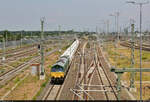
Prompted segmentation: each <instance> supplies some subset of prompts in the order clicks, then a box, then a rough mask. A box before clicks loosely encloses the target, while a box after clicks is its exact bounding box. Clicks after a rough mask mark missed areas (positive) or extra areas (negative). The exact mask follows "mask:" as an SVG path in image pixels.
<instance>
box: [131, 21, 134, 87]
mask: <svg viewBox="0 0 150 102" xmlns="http://www.w3.org/2000/svg"><path fill="white" fill-rule="evenodd" d="M131 32H132V35H131V37H132V38H131V68H134V64H135V62H134V49H135V46H134V44H135V42H134V35H135V33H134V24H131ZM134 79H135V72H131V76H130V88H134V87H135V86H134Z"/></svg>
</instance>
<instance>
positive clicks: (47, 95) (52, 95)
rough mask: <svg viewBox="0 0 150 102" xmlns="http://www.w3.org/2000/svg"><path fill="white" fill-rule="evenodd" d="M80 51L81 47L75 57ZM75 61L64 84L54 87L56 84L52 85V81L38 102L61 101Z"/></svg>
mask: <svg viewBox="0 0 150 102" xmlns="http://www.w3.org/2000/svg"><path fill="white" fill-rule="evenodd" d="M79 46H80V44H79ZM78 50H79V47H78V48H77V51H76V52H75V55H77V53H78ZM78 54H79V53H78ZM75 59H76V57H74V58H73V60H72V61H71V63H70V65H69V68H68V71H67V73H66V77H65V80H64V83H63V84H62V85H59V84H57V85H56V84H55V85H54V84H52V83H50V80H49V82H48V84H47V85H46V87H45V88H44V90H43V92H42V93H41V95H40V96H39V97H37V100H59V97H60V94H61V91H62V89H63V87H64V85H65V84H66V82H67V80H66V79H67V78H68V74H69V73H70V68H71V66H72V65H74V64H75V62H74V60H75Z"/></svg>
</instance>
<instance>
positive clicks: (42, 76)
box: [40, 18, 45, 80]
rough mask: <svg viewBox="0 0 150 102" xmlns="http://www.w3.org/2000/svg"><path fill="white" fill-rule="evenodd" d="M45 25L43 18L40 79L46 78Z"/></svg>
mask: <svg viewBox="0 0 150 102" xmlns="http://www.w3.org/2000/svg"><path fill="white" fill-rule="evenodd" d="M43 26H44V18H42V19H41V39H40V45H41V47H40V53H41V63H40V67H41V72H40V79H41V80H43V79H45V70H44V44H43V42H44V31H43Z"/></svg>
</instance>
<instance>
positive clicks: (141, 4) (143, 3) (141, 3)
mask: <svg viewBox="0 0 150 102" xmlns="http://www.w3.org/2000/svg"><path fill="white" fill-rule="evenodd" d="M127 3H131V4H134V5H139V6H140V102H142V6H143V5H145V4H148V3H149V1H147V2H140V3H137V2H135V1H128V2H127Z"/></svg>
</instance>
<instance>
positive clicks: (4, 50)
mask: <svg viewBox="0 0 150 102" xmlns="http://www.w3.org/2000/svg"><path fill="white" fill-rule="evenodd" d="M5 53H6V44H5V34H4V33H3V58H2V60H3V61H5V58H6V55H5Z"/></svg>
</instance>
